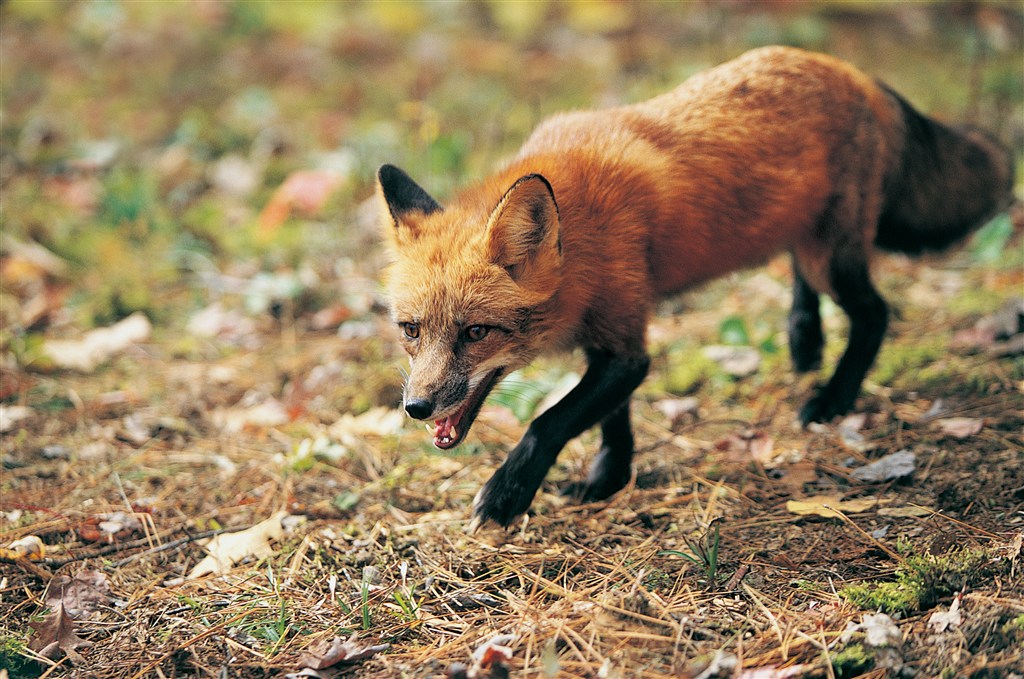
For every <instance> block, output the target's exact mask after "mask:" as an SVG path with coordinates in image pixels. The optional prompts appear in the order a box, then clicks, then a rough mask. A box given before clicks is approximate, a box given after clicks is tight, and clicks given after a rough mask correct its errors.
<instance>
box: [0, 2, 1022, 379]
mask: <svg viewBox="0 0 1024 679" xmlns="http://www.w3.org/2000/svg"><path fill="white" fill-rule="evenodd" d="M0 13H2V14H0V19H2V21H0V26H2V27H0V60H2V61H0V69H2V71H0V96H2V114H3V115H2V125H0V139H2V151H0V191H2V201H0V202H2V204H0V216H2V223H3V240H2V243H0V248H2V250H0V254H2V257H3V259H2V283H3V291H2V297H0V301H2V309H0V320H2V335H0V342H2V345H3V348H4V356H5V359H4V360H5V362H6V363H7V365H11V364H12V363H15V364H18V365H21V366H30V367H37V368H41V369H42V368H46V367H47V363H48V361H50V360H51V358H52V357H49V356H47V355H46V354H45V352H42V351H41V350H40V347H41V342H42V340H41V339H40V338H42V337H44V336H51V337H53V336H61V335H63V334H74V333H78V332H81V331H83V330H85V329H88V328H90V327H94V326H105V325H109V324H111V323H114V322H116V321H118V320H120V319H123V318H125V317H127V316H129V315H130V314H132V313H134V312H142V313H144V314H145V315H146V317H147V318H148V319H149V320H151V321H152V322H153V323H154V326H155V328H156V335H157V337H160V336H161V332H166V333H167V335H165V336H170V337H173V338H174V339H173V343H172V344H173V346H172V350H173V352H174V353H176V354H177V355H180V356H184V357H189V356H190V355H193V354H194V353H195V352H200V353H202V352H203V351H206V349H205V348H204V347H203V346H202V345H200V344H199V343H197V340H195V337H201V338H202V337H214V336H215V337H219V338H220V339H222V340H223V339H227V340H228V341H229V342H234V343H236V344H238V345H245V344H246V342H249V343H252V342H254V341H257V340H254V339H253V337H255V335H254V334H253V333H254V331H258V330H261V329H267V328H270V329H279V328H282V327H285V328H288V329H290V330H297V331H307V330H310V331H315V332H334V330H335V329H337V328H341V332H342V334H346V333H347V334H348V335H350V336H355V335H359V334H362V335H367V334H373V333H374V332H375V330H374V327H375V326H373V325H372V324H369V325H368V324H367V319H369V318H372V317H374V314H375V312H377V311H379V310H380V302H379V299H378V287H377V282H376V276H377V272H378V270H379V267H380V259H379V256H378V248H377V243H378V236H377V221H376V220H377V206H376V203H375V201H374V200H373V175H374V171H375V169H376V168H377V167H378V166H379V165H380V164H381V163H383V162H390V163H395V164H398V165H400V166H402V167H404V168H405V169H406V170H408V171H409V172H410V173H411V174H412V175H413V176H415V177H416V178H417V179H418V180H420V181H421V182H422V183H423V184H424V186H426V187H427V188H428V189H429V190H430V191H431V192H432V193H433V194H435V195H437V196H439V197H442V198H443V197H444V196H445V195H446V194H447V193H448V192H449V191H451V190H452V188H453V187H454V186H456V185H458V184H459V183H460V182H463V181H465V180H466V179H467V178H471V177H475V176H478V175H479V174H480V173H482V172H485V171H487V170H488V169H489V168H491V167H492V166H493V165H495V164H496V163H497V162H499V161H500V159H501V158H503V157H504V156H505V155H507V154H509V153H511V152H512V151H513V150H514V149H515V148H516V147H517V146H518V145H519V143H520V142H521V141H522V140H523V139H524V138H525V136H526V135H527V134H528V132H529V131H530V129H531V128H532V127H533V126H534V125H535V124H536V123H537V122H538V121H539V120H540V119H542V118H543V117H544V116H545V115H547V114H550V113H552V112H554V111H558V110H563V109H567V108H581V107H595V106H610V105H616V104H621V103H628V102H634V101H637V100H640V99H643V98H646V97H649V96H651V95H654V94H656V93H660V92H662V91H664V90H666V89H669V88H671V87H673V86H674V85H676V84H677V83H679V82H681V81H682V80H684V79H685V78H686V77H687V76H689V75H691V74H692V73H694V72H696V71H699V70H701V69H705V68H707V67H709V66H712V65H714V64H716V63H719V62H721V61H724V60H726V59H728V58H730V57H733V56H735V55H737V54H739V53H741V52H743V51H745V50H747V49H749V48H752V47H755V46H758V45H764V44H771V43H783V44H788V45H795V46H799V47H804V48H808V49H813V50H821V51H826V52H830V53H833V54H835V55H838V56H840V57H843V58H845V59H848V60H850V61H852V62H854V63H856V64H858V65H859V66H861V67H862V68H863V69H864V70H866V71H867V72H869V73H872V74H874V75H877V76H878V77H880V78H881V79H883V80H885V81H886V82H888V83H889V84H891V85H892V86H894V87H895V88H896V89H897V90H899V91H900V92H902V93H903V94H904V95H905V96H906V97H907V98H909V99H910V100H911V101H912V102H913V103H914V104H915V105H916V106H917V107H918V108H920V109H921V110H923V111H925V112H928V113H930V114H931V115H934V116H937V117H939V118H941V119H944V120H949V121H956V122H962V121H967V122H974V123H978V124H981V125H983V126H985V127H986V128H988V129H990V130H991V131H993V132H995V133H996V134H997V135H999V136H1000V137H1001V138H1002V139H1003V140H1005V141H1007V142H1010V143H1012V144H1013V145H1014V146H1015V148H1016V149H1018V150H1019V149H1020V148H1021V146H1022V139H1024V118H1022V106H1024V103H1022V102H1024V94H1022V93H1024V72H1022V71H1024V67H1022V32H1024V15H1022V10H1021V6H1020V4H1019V3H1018V2H1013V1H1011V2H998V1H993V2H913V3H888V2H860V1H856V2H851V1H843V0H827V1H826V0H823V1H820V2H795V1H785V0H775V1H749V2H744V1H739V0H732V1H725V2H616V1H610V0H591V1H588V2H573V3H557V2H546V1H543V0H539V1H536V2H504V1H489V0H465V1H457V2H357V1H352V2H343V3H318V2H282V3H273V2H230V1H224V2H219V1H218V2H210V1H202V0H196V1H181V2H119V1H117V0H95V1H88V2H86V1H81V2H69V1H63V0H52V1H51V0H8V1H7V2H4V3H3V5H2V7H0ZM1018 155H1019V154H1018ZM1019 174H1024V173H1019ZM183 331H185V332H183Z"/></svg>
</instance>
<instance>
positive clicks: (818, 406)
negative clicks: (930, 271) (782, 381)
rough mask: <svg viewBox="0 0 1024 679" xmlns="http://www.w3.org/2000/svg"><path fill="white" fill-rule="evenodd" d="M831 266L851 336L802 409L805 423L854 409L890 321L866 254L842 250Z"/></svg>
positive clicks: (833, 257)
mask: <svg viewBox="0 0 1024 679" xmlns="http://www.w3.org/2000/svg"><path fill="white" fill-rule="evenodd" d="M829 266H830V269H829V277H830V282H831V284H832V290H833V296H834V298H835V300H836V303H837V304H838V305H839V306H840V308H842V310H843V311H844V312H845V313H846V315H847V316H848V317H849V319H850V335H849V339H848V341H847V345H846V350H845V351H844V352H843V355H842V357H841V358H840V359H839V363H838V364H837V365H836V369H835V372H834V373H833V374H832V378H831V379H830V380H829V381H828V382H827V383H826V384H825V386H823V387H821V388H820V389H819V391H818V393H817V394H816V395H815V396H814V397H813V398H812V399H811V400H810V401H808V402H807V404H806V405H805V406H804V407H803V408H802V409H801V411H800V421H801V423H803V424H805V425H806V424H807V423H809V422H827V421H828V420H831V419H832V418H833V417H835V416H836V415H841V414H843V413H846V412H848V411H850V410H851V409H852V408H853V405H854V402H855V401H856V400H857V394H858V393H860V386H861V383H862V382H863V381H864V376H865V375H866V374H867V372H868V370H869V369H870V368H871V364H872V363H874V361H875V357H876V356H877V355H878V349H879V347H881V345H882V338H883V337H884V336H885V330H886V328H887V327H888V322H889V308H888V306H887V305H886V303H885V300H883V299H882V297H881V295H879V294H878V291H877V290H875V287H874V285H873V284H872V283H871V277H870V275H869V273H868V266H867V262H866V258H865V257H864V256H863V253H860V252H856V253H849V252H847V253H843V251H842V250H839V251H837V252H836V253H835V254H834V255H833V256H832V258H831V260H830V262H829Z"/></svg>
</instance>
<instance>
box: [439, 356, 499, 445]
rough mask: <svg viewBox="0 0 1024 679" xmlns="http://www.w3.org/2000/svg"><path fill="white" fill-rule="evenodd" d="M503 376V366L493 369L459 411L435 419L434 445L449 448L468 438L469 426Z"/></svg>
mask: <svg viewBox="0 0 1024 679" xmlns="http://www.w3.org/2000/svg"><path fill="white" fill-rule="evenodd" d="M499 377H501V368H498V369H496V370H493V371H491V373H490V374H489V375H487V376H486V377H484V379H482V380H481V381H480V384H478V385H477V386H476V389H474V390H473V391H472V393H470V395H469V396H468V397H467V398H466V402H465V403H463V404H462V407H461V408H459V409H458V410H457V411H455V412H454V413H452V414H451V415H449V416H448V417H444V418H441V419H440V420H434V445H435V446H437V447H438V448H440V449H441V450H448V449H449V448H454V447H455V446H457V445H459V444H460V443H462V439H464V438H466V434H467V433H469V428H470V427H471V426H473V420H475V419H476V416H477V413H479V412H480V406H482V405H483V403H484V399H485V398H487V394H489V393H490V391H491V388H492V387H493V386H494V384H495V383H496V382H497V381H498V378H499Z"/></svg>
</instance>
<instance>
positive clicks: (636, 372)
mask: <svg viewBox="0 0 1024 679" xmlns="http://www.w3.org/2000/svg"><path fill="white" fill-rule="evenodd" d="M588 357H589V359H590V365H589V367H588V368H587V372H586V374H585V375H583V379H581V380H580V383H579V384H577V385H576V387H575V388H574V389H573V390H572V391H571V392H569V393H568V394H567V395H566V396H565V398H563V399H562V400H561V401H559V402H558V403H556V404H555V405H554V406H552V407H551V408H550V409H549V410H547V411H546V412H545V413H543V414H542V415H541V416H540V417H538V418H537V419H536V420H534V421H533V422H531V423H530V426H529V428H528V429H527V430H526V434H525V435H524V436H523V439H522V440H521V441H520V442H519V443H518V445H516V447H515V448H514V449H513V450H512V452H511V453H509V455H508V459H506V460H505V463H504V464H503V465H501V467H500V468H499V469H498V471H497V472H495V473H494V476H492V477H491V479H490V481H488V482H487V483H486V484H485V485H484V487H483V488H482V489H481V490H480V493H479V494H478V495H477V498H476V501H475V502H474V513H475V514H476V517H477V519H478V520H479V521H481V522H482V523H486V522H487V521H494V522H495V523H497V524H500V525H502V526H508V525H510V524H511V523H512V522H513V521H514V520H515V518H516V517H517V516H519V515H520V514H522V513H523V512H525V511H526V510H527V509H529V507H530V503H531V502H532V501H533V497H534V495H536V494H537V489H538V488H540V484H541V482H543V481H544V477H545V476H546V475H547V472H548V469H550V468H551V465H553V464H554V463H555V459H556V458H557V457H558V453H559V452H561V450H562V448H563V447H564V446H565V444H566V443H567V442H568V441H569V439H571V438H573V437H575V436H579V435H580V434H581V433H582V432H584V431H586V430H587V429H589V428H590V427H592V426H594V425H595V424H597V423H598V422H601V421H603V420H604V419H605V418H607V417H608V416H609V415H610V414H612V413H613V412H615V411H616V410H617V409H618V408H619V407H620V406H622V405H623V403H625V402H626V401H627V399H628V398H629V396H630V394H632V393H633V390H634V389H636V388H637V387H638V386H639V385H640V383H641V382H642V381H643V379H644V377H645V376H646V375H647V369H648V366H649V364H650V359H648V358H647V356H629V357H621V356H614V355H611V354H608V353H603V352H590V353H589V354H588ZM610 419H611V418H610ZM621 425H622V420H621V418H619V419H616V420H615V421H614V422H612V423H611V425H610V428H611V432H612V434H613V437H614V438H615V440H616V444H617V445H618V444H620V443H621V442H622V440H623V436H622V432H621ZM625 425H626V429H627V434H628V426H629V420H628V410H627V411H626V412H625ZM608 432H609V429H608V428H607V427H606V428H605V434H606V435H607V434H608ZM628 436H629V437H630V440H632V434H628ZM629 449H630V455H632V445H630V446H629ZM616 450H617V451H619V449H618V448H616ZM621 457H623V455H622V453H621V451H619V452H617V453H616V454H615V455H614V456H613V457H612V458H610V459H609V465H610V467H611V469H610V471H618V472H621V466H622V462H621V461H620V458H621ZM599 460H600V458H599ZM613 460H614V463H612V462H613ZM625 464H626V467H627V477H626V478H627V480H628V467H629V462H628V460H626V462H625Z"/></svg>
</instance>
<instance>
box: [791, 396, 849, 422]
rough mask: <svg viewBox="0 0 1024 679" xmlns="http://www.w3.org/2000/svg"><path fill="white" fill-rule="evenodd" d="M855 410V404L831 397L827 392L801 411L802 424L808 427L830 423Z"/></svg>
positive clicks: (811, 401) (812, 400)
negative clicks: (835, 418) (816, 423)
mask: <svg viewBox="0 0 1024 679" xmlns="http://www.w3.org/2000/svg"><path fill="white" fill-rule="evenodd" d="M852 408H853V402H852V401H850V402H849V403H847V402H846V401H845V400H843V399H836V398H831V397H829V395H828V394H826V393H825V392H822V393H819V394H818V395H817V396H815V397H813V398H812V399H811V400H809V401H808V402H807V403H806V404H804V407H803V408H801V409H800V424H801V425H803V426H805V427H806V426H807V425H808V424H810V423H811V422H830V421H831V420H832V418H834V417H836V416H837V415H844V414H846V413H848V412H850V410H851V409H852Z"/></svg>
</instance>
